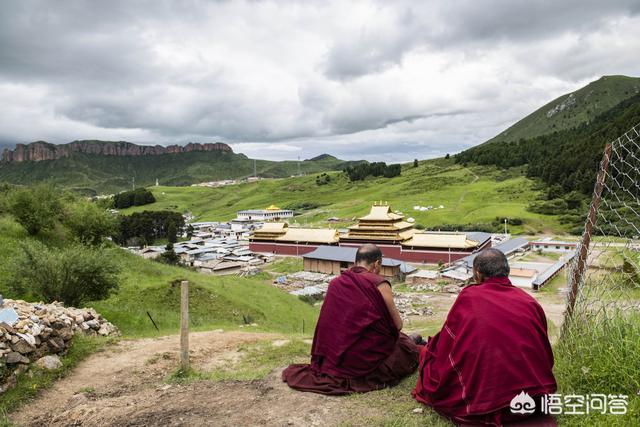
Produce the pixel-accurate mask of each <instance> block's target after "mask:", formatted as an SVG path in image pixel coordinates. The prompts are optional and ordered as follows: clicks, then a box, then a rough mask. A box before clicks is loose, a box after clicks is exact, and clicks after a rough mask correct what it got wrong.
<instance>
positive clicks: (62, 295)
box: [12, 242, 119, 307]
mask: <svg viewBox="0 0 640 427" xmlns="http://www.w3.org/2000/svg"><path fill="white" fill-rule="evenodd" d="M118 273H119V269H118V267H117V266H116V264H115V263H114V262H113V261H112V260H111V259H110V258H109V257H108V256H105V252H104V250H100V249H98V248H93V247H87V246H84V245H81V244H77V243H74V244H71V245H69V246H66V247H64V248H62V249H59V248H56V249H55V250H52V249H49V248H47V247H46V246H45V245H44V244H42V243H37V242H31V243H29V244H25V245H23V246H22V254H21V255H20V257H19V259H18V261H17V263H16V268H15V278H14V280H13V281H12V287H13V290H14V291H15V292H16V293H17V294H18V295H30V296H33V297H35V298H39V299H43V300H45V301H47V302H52V301H62V302H64V303H65V304H66V305H69V306H74V307H77V306H80V305H82V304H84V303H86V302H89V301H96V300H101V299H105V298H107V297H108V296H109V295H110V294H111V293H112V292H114V291H115V290H116V289H117V288H118Z"/></svg>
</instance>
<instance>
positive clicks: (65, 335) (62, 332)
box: [56, 326, 73, 341]
mask: <svg viewBox="0 0 640 427" xmlns="http://www.w3.org/2000/svg"><path fill="white" fill-rule="evenodd" d="M56 332H57V335H58V336H59V337H60V338H62V339H63V340H65V341H69V340H70V339H71V338H73V329H72V328H71V327H70V326H66V327H64V328H61V329H58V330H57V331H56Z"/></svg>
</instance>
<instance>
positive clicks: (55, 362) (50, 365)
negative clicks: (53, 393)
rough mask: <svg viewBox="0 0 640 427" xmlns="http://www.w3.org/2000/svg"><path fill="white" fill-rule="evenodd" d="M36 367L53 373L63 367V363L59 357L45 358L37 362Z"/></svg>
mask: <svg viewBox="0 0 640 427" xmlns="http://www.w3.org/2000/svg"><path fill="white" fill-rule="evenodd" d="M36 366H38V367H39V368H42V369H46V370H48V371H53V370H54V369H58V368H61V367H62V362H61V361H60V358H59V357H58V356H51V355H50V356H44V357H41V358H40V359H38V360H37V361H36Z"/></svg>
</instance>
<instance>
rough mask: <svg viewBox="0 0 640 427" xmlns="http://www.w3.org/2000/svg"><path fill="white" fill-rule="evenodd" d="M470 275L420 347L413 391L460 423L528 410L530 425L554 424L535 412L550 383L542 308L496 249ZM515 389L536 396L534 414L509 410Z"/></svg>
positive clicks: (498, 421) (500, 420)
mask: <svg viewBox="0 0 640 427" xmlns="http://www.w3.org/2000/svg"><path fill="white" fill-rule="evenodd" d="M473 276H474V281H475V283H476V284H475V285H470V286H468V287H466V288H465V289H463V290H462V292H460V294H459V295H458V298H457V299H456V302H455V303H454V304H453V306H452V307H451V310H450V311H449V314H448V316H447V319H446V321H445V323H444V326H443V327H442V330H441V331H440V332H439V333H438V334H436V335H435V336H434V337H433V338H430V339H429V340H428V342H427V345H426V346H425V347H424V348H423V349H422V351H421V354H420V366H419V368H418V374H419V376H418V382H417V384H416V388H415V390H414V391H413V393H412V394H413V396H414V397H415V399H416V400H418V401H419V402H422V403H425V404H427V405H429V406H431V407H433V408H434V409H435V410H436V411H437V412H438V413H440V414H441V415H444V416H446V417H449V418H450V419H451V420H453V421H454V422H455V423H457V424H460V425H494V426H501V425H503V424H504V423H511V422H515V421H520V422H523V421H522V420H521V419H522V418H525V417H530V416H532V415H534V416H536V421H535V423H534V424H531V425H555V422H554V421H553V419H552V418H551V417H547V418H546V419H545V417H539V416H538V414H539V412H540V409H541V404H540V397H541V396H542V395H544V394H549V393H553V392H555V390H556V381H555V378H554V376H553V372H552V369H553V353H552V352H551V345H550V344H549V338H548V336H547V321H546V317H545V314H544V311H543V310H542V307H540V305H539V304H538V303H537V302H536V300H535V299H534V298H533V297H531V296H530V295H529V294H527V293H526V292H525V291H523V290H522V289H519V288H516V287H515V286H513V285H512V284H511V282H510V281H509V277H508V276H509V263H508V262H507V258H506V257H505V255H504V254H503V253H502V252H500V251H499V250H497V249H487V250H484V251H482V252H480V253H479V254H478V255H477V256H476V258H475V259H474V261H473ZM521 392H524V393H526V394H528V395H529V396H530V397H531V398H532V399H533V401H534V402H536V403H535V406H536V410H537V412H536V413H535V414H528V413H527V414H522V413H520V412H522V411H518V413H514V412H512V411H511V409H510V403H511V400H512V399H514V398H515V397H516V396H517V395H519V394H520V393H521ZM516 403H517V402H516ZM531 406H533V403H531ZM527 412H529V411H527ZM531 412H533V410H532V411H531ZM531 422H533V420H531Z"/></svg>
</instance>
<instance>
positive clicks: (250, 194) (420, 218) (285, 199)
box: [123, 159, 562, 232]
mask: <svg viewBox="0 0 640 427" xmlns="http://www.w3.org/2000/svg"><path fill="white" fill-rule="evenodd" d="M331 176H332V180H331V181H330V182H329V183H328V184H327V185H317V184H316V181H315V176H313V175H311V176H306V177H299V178H287V179H278V180H268V181H262V182H257V183H248V184H241V185H235V186H230V187H223V188H216V189H212V188H196V187H154V188H152V189H151V190H152V191H153V193H154V196H155V197H156V199H157V202H156V203H154V204H151V205H146V206H140V207H136V208H130V209H126V210H124V211H123V212H124V213H130V212H136V211H141V210H149V209H155V210H161V209H168V210H177V211H181V212H183V211H190V212H192V213H193V214H195V215H196V216H197V217H198V219H200V220H229V219H232V218H235V215H236V211H238V210H240V209H250V208H264V207H266V206H269V205H271V204H276V205H278V206H280V207H294V208H295V207H296V206H300V205H301V204H303V203H310V204H315V205H318V207H317V208H314V209H311V210H307V211H301V212H302V215H300V216H298V217H296V218H295V220H296V221H298V222H299V223H304V224H314V225H323V226H326V225H327V223H326V220H327V219H328V218H330V217H332V216H336V217H338V218H341V219H342V221H341V223H339V224H338V225H346V224H350V223H352V219H353V218H354V217H357V216H362V215H364V214H366V213H367V212H368V211H369V208H370V206H371V204H372V203H373V202H374V201H380V200H383V201H387V202H389V204H390V205H391V206H392V208H393V209H396V210H400V211H402V212H403V213H404V214H405V215H406V216H407V217H413V218H415V220H416V222H417V223H419V224H421V225H424V226H427V227H433V226H437V225H441V224H475V223H485V222H491V221H493V220H495V218H496V217H498V216H500V217H509V218H521V219H523V220H525V225H524V226H520V227H516V228H515V229H512V231H516V232H525V231H533V232H539V231H546V230H550V231H558V232H561V231H562V227H561V226H560V224H559V223H558V221H557V219H556V218H555V217H551V216H545V215H540V214H535V213H532V212H529V211H527V206H528V205H529V203H531V202H532V201H534V200H535V199H536V198H538V197H540V196H541V194H540V192H539V191H538V190H536V189H535V183H534V181H532V180H529V179H527V178H525V177H524V176H523V174H522V170H521V169H516V168H513V169H509V170H502V171H501V170H499V169H497V168H494V167H480V166H474V167H464V166H462V165H459V164H455V163H454V162H453V160H445V159H439V160H429V161H424V162H421V163H420V164H419V166H418V167H417V168H414V167H413V165H404V166H403V170H402V175H401V176H399V177H395V178H367V179H366V180H364V181H357V182H349V180H348V179H347V177H346V176H345V175H344V174H342V173H332V174H331ZM416 205H420V206H429V205H432V206H440V205H443V206H444V208H443V209H436V210H432V211H427V212H419V211H414V210H413V206H416Z"/></svg>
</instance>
